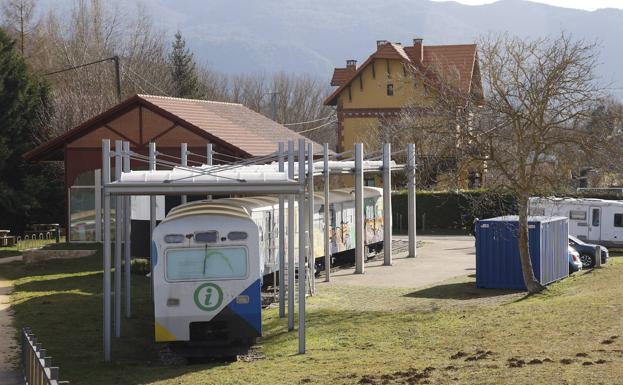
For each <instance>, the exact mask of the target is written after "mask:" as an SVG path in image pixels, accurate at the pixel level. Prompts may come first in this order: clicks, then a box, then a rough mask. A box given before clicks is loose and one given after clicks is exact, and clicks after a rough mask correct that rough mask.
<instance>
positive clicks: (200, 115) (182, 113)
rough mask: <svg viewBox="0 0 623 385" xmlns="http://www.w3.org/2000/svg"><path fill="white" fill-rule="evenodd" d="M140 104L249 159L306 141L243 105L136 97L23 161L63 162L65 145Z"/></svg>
mask: <svg viewBox="0 0 623 385" xmlns="http://www.w3.org/2000/svg"><path fill="white" fill-rule="evenodd" d="M139 104H140V105H143V106H145V107H146V108H149V109H151V110H153V111H154V112H156V113H159V114H161V115H162V116H164V117H165V118H167V119H171V120H172V121H174V122H176V123H177V124H178V125H179V126H181V127H184V128H186V129H188V130H190V131H192V132H194V133H195V134H197V135H199V136H203V137H205V138H206V140H207V142H212V143H216V144H219V145H222V146H224V147H225V148H228V149H230V150H231V151H234V152H237V153H240V154H246V155H247V156H260V155H268V154H271V153H273V152H275V151H276V150H277V142H280V141H288V140H298V139H300V138H303V136H301V135H299V134H297V133H296V132H294V131H292V130H290V129H289V128H287V127H285V126H283V125H281V124H279V123H277V122H274V121H272V120H270V119H268V118H267V117H265V116H264V115H262V114H259V113H257V112H255V111H252V110H250V109H249V108H247V107H245V106H243V105H242V104H237V103H224V102H213V101H207V100H196V99H181V98H172V97H165V96H153V95H135V96H132V97H130V98H128V99H126V100H125V101H123V102H121V103H119V104H117V105H115V106H113V107H112V108H110V109H109V110H107V111H105V112H102V113H101V114H99V115H97V116H95V117H93V118H91V119H89V120H87V121H86V122H84V123H82V124H81V125H79V126H77V127H75V128H72V129H71V130H69V131H67V132H65V133H64V134H62V135H60V136H58V137H56V138H54V139H52V140H50V141H48V142H45V143H43V144H41V145H39V146H38V147H36V148H34V149H32V150H30V151H28V152H27V153H25V154H24V155H23V157H24V158H25V159H27V160H35V161H37V160H60V159H62V151H61V150H62V149H63V148H64V146H65V145H67V144H68V143H71V142H73V141H74V140H76V139H78V138H80V137H81V136H83V135H86V134H88V133H90V132H91V131H93V130H95V129H97V128H98V127H100V126H101V125H102V124H104V123H105V122H106V121H108V120H110V119H111V117H114V116H116V115H118V114H120V113H122V112H123V111H127V110H128V109H129V108H133V106H135V105H139ZM314 145H315V146H317V147H320V144H317V143H315V142H314ZM59 156H60V159H59Z"/></svg>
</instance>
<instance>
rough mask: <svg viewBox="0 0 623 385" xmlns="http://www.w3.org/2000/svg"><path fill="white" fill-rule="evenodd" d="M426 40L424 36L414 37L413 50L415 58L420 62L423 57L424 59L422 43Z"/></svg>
mask: <svg viewBox="0 0 623 385" xmlns="http://www.w3.org/2000/svg"><path fill="white" fill-rule="evenodd" d="M423 41H424V39H422V38H416V39H413V48H414V49H413V51H415V59H416V60H417V61H418V62H420V63H421V62H422V59H424V44H423V43H422V42H423Z"/></svg>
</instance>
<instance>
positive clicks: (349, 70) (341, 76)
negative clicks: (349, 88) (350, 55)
mask: <svg viewBox="0 0 623 385" xmlns="http://www.w3.org/2000/svg"><path fill="white" fill-rule="evenodd" d="M355 72H356V69H355V68H354V67H346V68H336V69H335V70H334V71H333V77H332V78H331V85H332V86H341V85H342V84H344V83H346V82H347V81H349V80H350V78H351V77H352V76H353V74H354V73H355Z"/></svg>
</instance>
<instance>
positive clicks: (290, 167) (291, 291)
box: [288, 140, 300, 331]
mask: <svg viewBox="0 0 623 385" xmlns="http://www.w3.org/2000/svg"><path fill="white" fill-rule="evenodd" d="M288 178H289V179H290V180H294V142H293V141H292V140H288ZM299 231H300V229H299ZM294 242H295V240H294V195H292V194H290V195H288V331H290V330H294V290H295V289H294V288H295V287H296V286H295V285H294V266H295V263H294Z"/></svg>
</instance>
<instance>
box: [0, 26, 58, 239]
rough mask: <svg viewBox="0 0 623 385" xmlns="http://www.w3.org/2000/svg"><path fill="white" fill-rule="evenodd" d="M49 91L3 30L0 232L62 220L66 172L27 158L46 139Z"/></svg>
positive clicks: (0, 49)
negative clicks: (45, 123)
mask: <svg viewBox="0 0 623 385" xmlns="http://www.w3.org/2000/svg"><path fill="white" fill-rule="evenodd" d="M48 93H49V88H48V85H47V83H46V82H45V80H44V79H42V78H40V77H38V76H36V75H35V74H33V73H32V71H31V70H30V69H29V68H28V66H27V65H26V63H25V61H24V59H23V57H22V56H21V55H20V54H19V53H18V51H17V49H16V44H15V41H14V40H12V39H11V38H10V37H9V36H8V35H7V34H6V33H5V32H4V31H3V30H2V29H0V213H2V215H0V228H2V229H10V230H12V231H14V232H21V231H22V230H23V229H24V228H25V226H26V225H27V224H29V223H50V222H61V221H62V220H63V216H64V212H65V210H64V208H63V207H64V202H65V195H64V184H63V178H62V169H61V168H60V167H59V166H58V165H55V164H40V163H39V164H32V163H28V162H25V161H24V160H23V158H22V155H23V154H24V153H25V152H26V151H28V150H30V149H32V148H33V147H35V146H36V144H37V143H36V141H35V138H38V137H41V132H42V129H41V128H42V122H43V119H42V117H43V116H45V114H46V112H48V108H49V103H48Z"/></svg>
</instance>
